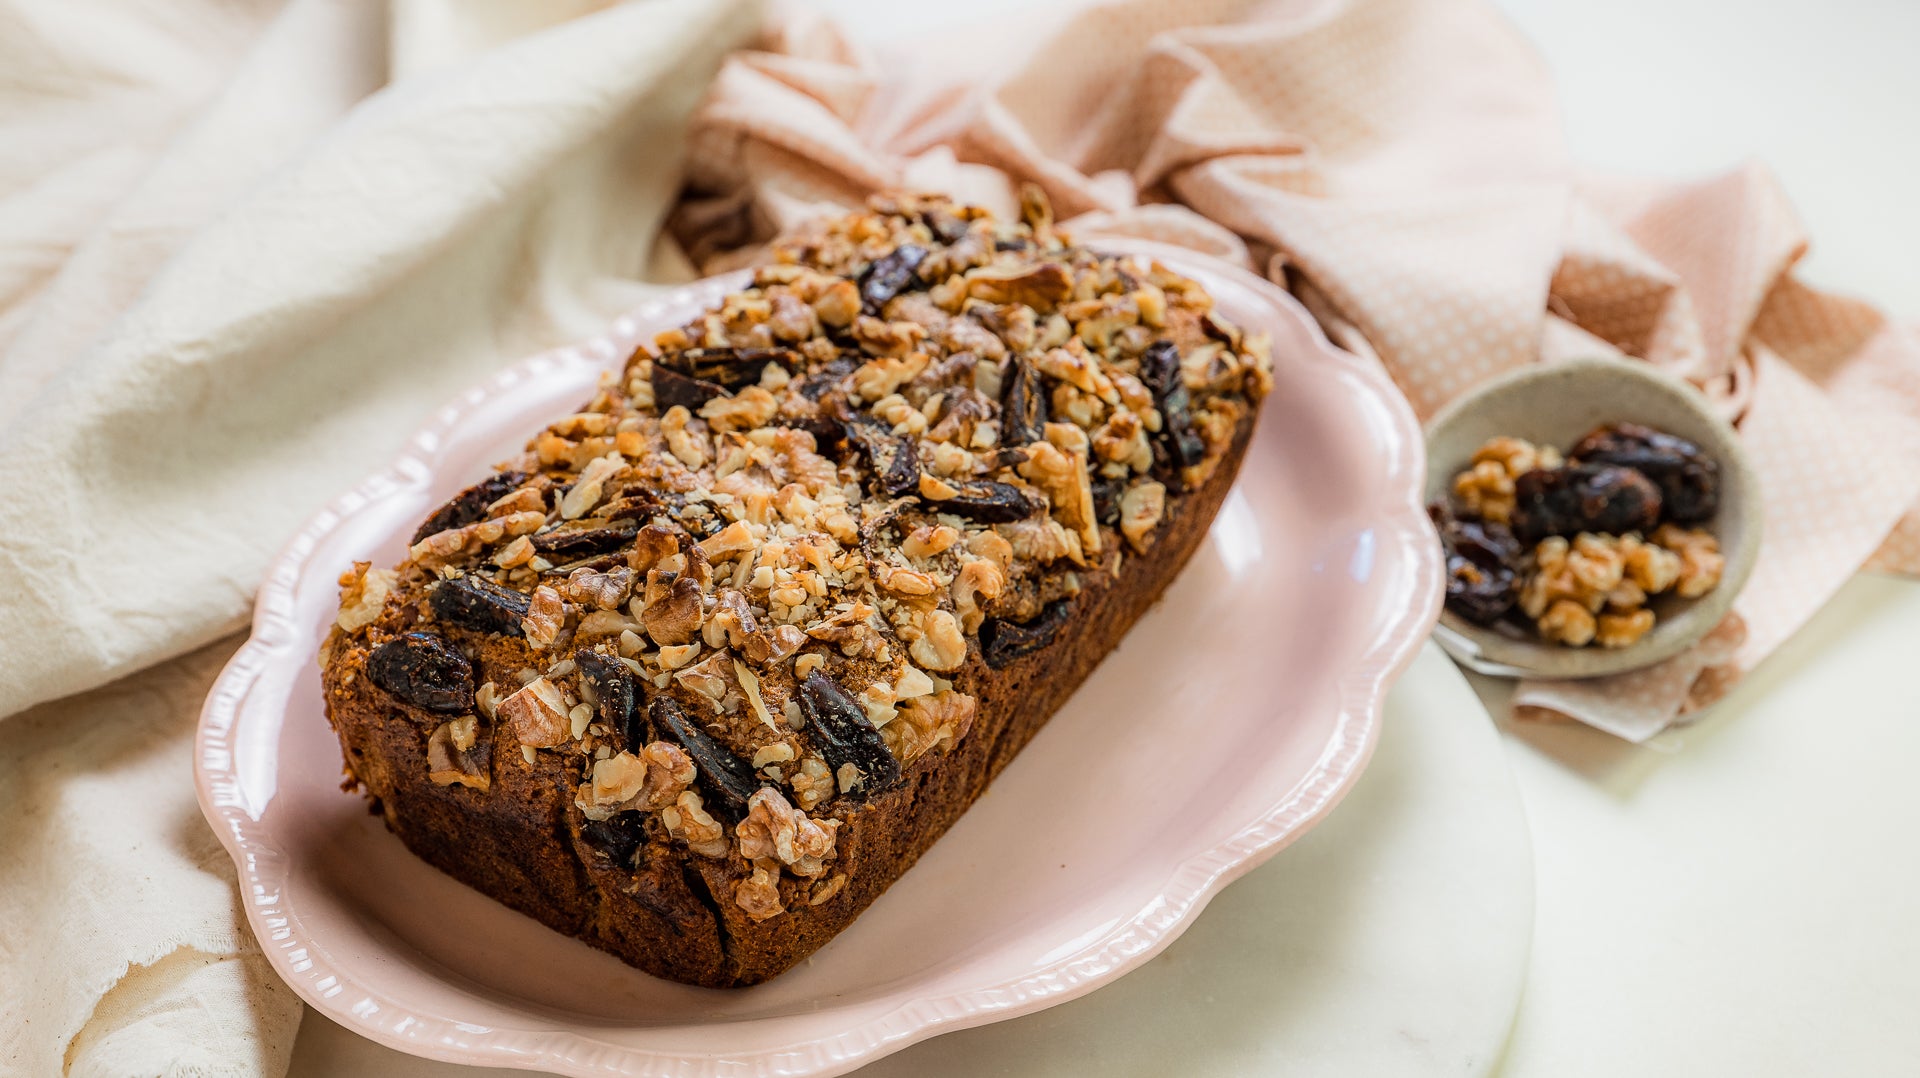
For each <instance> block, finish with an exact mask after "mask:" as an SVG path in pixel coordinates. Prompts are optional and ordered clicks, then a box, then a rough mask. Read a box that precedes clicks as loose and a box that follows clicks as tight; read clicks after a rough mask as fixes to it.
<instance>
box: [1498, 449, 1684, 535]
mask: <svg viewBox="0 0 1920 1078" xmlns="http://www.w3.org/2000/svg"><path fill="white" fill-rule="evenodd" d="M1513 500H1514V506H1513V519H1512V525H1513V534H1514V535H1516V536H1518V537H1519V539H1520V541H1521V542H1523V543H1526V544H1528V545H1532V544H1534V543H1537V542H1539V541H1540V540H1542V539H1545V538H1546V537H1548V536H1550V535H1566V536H1573V535H1578V534H1580V533H1581V532H1596V533H1600V534H1604V535H1625V534H1626V533H1627V532H1645V531H1651V530H1653V527H1654V525H1656V524H1658V523H1659V522H1660V507H1661V495H1660V488H1659V487H1657V486H1655V485H1654V482H1653V480H1651V479H1648V478H1647V477H1646V476H1644V475H1642V474H1640V473H1639V472H1638V471H1636V470H1634V469H1632V468H1622V467H1617V466H1615V465H1611V464H1584V463H1583V464H1569V465H1567V466H1566V467H1563V468H1540V469H1535V470H1534V471H1531V472H1528V473H1527V474H1525V475H1523V476H1521V477H1520V478H1519V479H1517V480H1515V481H1514V484H1513Z"/></svg>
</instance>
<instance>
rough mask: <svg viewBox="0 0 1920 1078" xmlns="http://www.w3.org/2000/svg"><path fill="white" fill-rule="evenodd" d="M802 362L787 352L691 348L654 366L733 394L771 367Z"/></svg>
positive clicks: (756, 349) (782, 349)
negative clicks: (663, 366)
mask: <svg viewBox="0 0 1920 1078" xmlns="http://www.w3.org/2000/svg"><path fill="white" fill-rule="evenodd" d="M799 360H800V357H799V356H798V355H796V354H794V353H793V352H790V351H788V350H787V349H785V348H689V349H686V350H685V351H681V352H669V353H667V354H666V355H663V356H661V357H660V358H659V359H656V360H654V361H653V362H654V365H655V366H659V365H660V364H663V363H664V364H666V366H667V368H668V369H669V370H671V371H673V372H674V373H675V374H684V375H686V376H687V377H688V378H692V379H694V380H695V381H699V382H705V383H706V384H708V385H714V386H719V387H720V388H722V389H725V390H729V391H732V390H740V389H745V388H746V387H748V386H750V385H753V384H754V383H755V382H758V381H759V380H760V375H761V374H762V373H763V372H764V371H765V370H766V369H767V364H769V363H780V364H782V365H786V366H792V365H795V364H797V363H798V362H799ZM655 392H656V393H657V392H658V390H657V389H656V390H655Z"/></svg>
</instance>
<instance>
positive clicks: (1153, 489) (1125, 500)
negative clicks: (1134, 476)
mask: <svg viewBox="0 0 1920 1078" xmlns="http://www.w3.org/2000/svg"><path fill="white" fill-rule="evenodd" d="M1166 511H1167V488H1166V487H1165V486H1163V485H1161V484H1159V483H1156V482H1154V481H1153V480H1151V479H1149V480H1147V481H1146V482H1144V483H1135V484H1134V485H1133V486H1130V487H1128V488H1127V490H1126V493H1124V494H1122V495H1120V533H1121V534H1122V535H1124V536H1126V537H1127V544H1128V545H1129V546H1131V547H1133V550H1134V553H1136V554H1145V553H1146V552H1147V547H1148V546H1150V545H1152V543H1153V529H1155V528H1157V527H1159V526H1160V520H1161V518H1162V517H1163V516H1165V515H1166Z"/></svg>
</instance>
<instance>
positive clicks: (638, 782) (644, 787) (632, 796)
mask: <svg viewBox="0 0 1920 1078" xmlns="http://www.w3.org/2000/svg"><path fill="white" fill-rule="evenodd" d="M694 774H695V772H694V767H693V760H692V759H691V758H690V757H688V756H687V754H686V753H685V752H683V751H681V749H680V747H679V746H678V745H673V744H669V743H667V742H665V741H654V742H651V743H649V744H648V745H646V746H645V747H643V748H642V749H641V750H640V752H639V754H638V755H635V754H634V753H631V752H619V753H615V754H614V755H612V756H609V757H607V758H606V759H604V760H596V761H594V764H593V777H592V779H591V780H590V781H588V782H585V783H582V784H581V786H580V788H579V792H578V794H577V795H576V796H575V798H574V804H575V805H577V806H578V807H579V809H580V811H581V813H583V814H584V815H585V816H586V817H587V819H589V820H604V819H606V818H607V817H609V816H612V815H613V814H614V813H616V812H626V811H628V810H642V811H647V812H658V811H659V810H661V809H663V808H666V807H667V806H668V805H672V804H674V803H675V802H677V801H678V800H679V798H680V795H681V794H682V793H684V792H685V791H686V789H687V787H689V786H691V785H693V780H694Z"/></svg>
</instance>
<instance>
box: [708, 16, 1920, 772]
mask: <svg viewBox="0 0 1920 1078" xmlns="http://www.w3.org/2000/svg"><path fill="white" fill-rule="evenodd" d="M930 48H931V49H932V52H931V53H930V52H929V49H930ZM929 56H935V57H938V58H939V59H940V62H938V63H935V62H930V60H929ZM996 64H997V65H999V66H997V67H996V66H995V65H996ZM689 153H690V162H689V169H688V176H689V180H688V187H687V191H686V193H685V197H684V199H683V201H682V205H681V207H680V209H679V210H678V211H677V213H676V217H675V234H676V235H677V236H679V237H681V240H682V242H683V244H684V245H685V246H686V247H687V249H688V252H689V254H690V255H692V256H693V257H694V258H695V259H696V261H698V262H700V263H702V264H703V265H707V266H724V265H731V264H735V263H736V262H737V261H738V260H739V259H741V258H742V257H744V256H745V255H746V254H750V253H751V252H752V251H753V250H754V248H755V247H756V246H757V245H758V244H760V243H763V242H764V241H765V240H766V239H768V238H769V237H770V236H771V235H772V234H773V233H774V232H776V231H777V230H779V229H781V228H783V227H786V226H789V225H791V224H794V223H796V222H797V221H798V220H800V219H802V218H804V217H805V216H807V215H809V214H813V213H818V212H821V211H822V210H824V209H829V208H837V207H846V206H851V205H853V204H855V203H857V202H858V201H859V200H860V199H861V198H862V197H863V196H864V195H865V194H867V193H869V192H871V191H873V190H876V189H879V188H883V187H886V186H890V185H895V184H901V183H909V184H911V185H913V186H915V187H919V188H937V189H945V190H948V191H950V192H952V193H954V194H956V195H957V196H959V197H963V198H976V199H981V200H984V201H986V202H987V203H988V204H989V205H993V206H994V207H995V208H996V209H999V210H1002V211H1005V210H1007V209H1010V208H1011V204H1012V202H1013V198H1014V193H1015V192H1016V191H1017V190H1018V187H1019V185H1020V184H1021V183H1025V182H1032V183H1037V184H1039V185H1040V186H1041V187H1042V188H1043V189H1045V190H1046V192H1047V194H1048V195H1049V197H1050V198H1051V199H1052V200H1053V204H1054V207H1055V211H1056V213H1057V214H1058V215H1060V216H1061V217H1062V218H1067V219H1068V220H1067V221H1066V224H1067V226H1068V227H1069V228H1070V229H1074V230H1076V231H1079V232H1081V233H1082V234H1084V235H1087V236H1089V237H1091V236H1098V235H1136V236H1149V237H1152V238H1155V239H1161V240H1169V241H1172V242H1176V243H1182V244H1186V245H1188V246H1192V247H1194V248H1196V249H1199V250H1203V251H1206V252H1208V253H1210V254H1214V255H1216V256H1218V257H1222V258H1225V259H1228V260H1230V261H1233V262H1235V263H1237V264H1240V265H1243V266H1249V267H1252V268H1255V269H1258V270H1264V271H1266V272H1267V273H1268V274H1269V276H1272V277H1273V278H1274V279H1275V280H1278V281H1280V282H1281V283H1283V284H1286V283H1291V284H1292V286H1293V287H1294V288H1295V289H1296V291H1297V292H1298V293H1299V294H1301V296H1302V298H1303V299H1304V300H1305V301H1307V304H1308V308H1309V309H1310V310H1312V311H1313V312H1314V314H1315V316H1316V317H1318V318H1319V319H1320V320H1321V321H1322V322H1323V323H1325V324H1326V325H1327V328H1328V332H1329V334H1330V335H1331V336H1332V337H1333V339H1335V340H1337V341H1341V342H1343V343H1344V344H1346V345H1348V346H1349V347H1351V348H1353V349H1354V350H1355V351H1358V352H1360V353H1361V354H1363V355H1367V356H1370V357H1374V358H1376V359H1377V360H1378V361H1379V362H1380V363H1381V364H1382V365H1383V366H1384V367H1385V368H1386V370H1387V372H1388V373H1389V374H1390V375H1391V376H1392V377H1393V379H1394V382H1395V383H1396V384H1397V385H1398V386H1399V387H1400V388H1401V389H1402V391H1404V392H1405V393H1406V395H1407V398H1408V400H1409V401H1410V402H1411V403H1412V405H1413V407H1414V409H1415V410H1416V411H1417V412H1418V413H1420V414H1421V415H1423V416H1425V415H1429V414H1431V413H1432V412H1433V411H1434V410H1435V409H1437V408H1439V407H1440V406H1441V405H1443V404H1445V403H1446V402H1447V401H1448V400H1449V399H1451V398H1452V397H1454V396H1455V395H1457V394H1459V393H1461V392H1463V391H1465V390H1466V389H1468V388H1470V387H1471V386H1473V385H1475V384H1476V383H1478V382H1480V381H1482V380H1484V379H1486V378H1489V377H1491V376H1493V375H1496V374H1499V373H1501V372H1502V371H1505V370H1509V369H1511V368H1513V367H1516V366H1520V365H1522V364H1526V363H1534V362H1541V361H1551V360H1553V359H1556V358H1563V357H1565V356H1569V355H1578V354H1594V353H1596V352H1599V353H1609V354H1617V355H1624V356H1628V357H1632V358H1635V359H1638V360H1642V361H1645V362H1648V363H1653V364H1656V365H1659V366H1661V367H1663V368H1665V369H1667V370H1669V371H1671V372H1673V373H1674V374H1676V375H1678V376H1680V377H1684V378H1687V379H1688V380H1690V381H1692V382H1693V383H1694V384H1696V385H1698V386H1700V387H1701V388H1702V389H1703V390H1704V391H1705V392H1707V393H1708V394H1709V396H1711V397H1712V398H1713V399H1714V400H1716V401H1717V402H1718V403H1719V405H1720V407H1721V408H1722V410H1723V411H1724V412H1725V414H1726V415H1727V416H1728V417H1729V418H1730V419H1732V420H1734V421H1735V422H1736V423H1737V424H1738V426H1739V429H1740V431H1741V434H1742V437H1743V438H1744V439H1745V440H1746V442H1747V443H1748V444H1749V445H1750V447H1751V450H1752V453H1753V456H1754V459H1755V461H1756V462H1757V464H1758V465H1759V468H1760V472H1761V488H1762V490H1761V493H1762V495H1763V497H1764V500H1765V504H1766V509H1767V524H1766V531H1765V537H1764V543H1763V547H1762V552H1761V555H1760V561H1759V564H1758V566H1757V567H1756V568H1755V570H1754V574H1753V577H1752V579H1751V581H1750V582H1749V584H1748V585H1747V587H1746V589H1745V591H1744V592H1743V594H1742V595H1741V597H1740V600H1739V602H1738V604H1736V612H1735V614H1733V615H1732V616H1730V617H1729V618H1728V620H1727V621H1726V622H1725V623H1723V624H1722V625H1721V626H1720V627H1719V628H1717V629H1716V630H1715V631H1714V633H1713V634H1712V635H1710V636H1709V638H1708V639H1707V640H1706V641H1704V642H1703V643H1702V644H1701V645H1700V646H1699V647H1697V648H1695V649H1694V650H1693V651H1691V652H1689V653H1687V654H1685V655H1682V656H1679V657H1677V658H1675V659H1672V660H1670V661H1668V662H1665V663H1662V664H1660V665H1659V666H1657V667H1654V668H1652V669H1649V670H1644V671H1638V672H1635V673H1632V674H1626V675H1621V676H1618V677H1612V678H1606V679H1602V680H1597V681H1585V682H1560V683H1555V682H1533V683H1528V684H1524V685H1522V686H1521V687H1520V690H1519V692H1518V694H1517V695H1516V705H1515V706H1516V710H1517V712H1518V713H1520V714H1522V715H1531V716H1546V715H1552V716H1557V717H1570V718H1574V719H1578V720H1580V721H1582V722H1586V723H1589V724H1591V725H1594V726H1596V727H1599V728H1602V729H1605V730H1609V731H1611V732H1613V733H1615V734H1618V735H1619V736H1621V737H1623V738H1627V739H1629V740H1634V741H1642V740H1645V739H1647V738H1650V737H1652V736H1654V735H1656V734H1658V733H1659V732H1660V731H1661V730H1663V729H1665V728H1667V727H1668V726H1669V725H1671V724H1673V723H1674V722H1675V721H1676V720H1679V719H1681V718H1682V717H1684V716H1686V715H1688V714H1691V713H1693V712H1696V711H1698V710H1700V709H1701V708H1703V707H1706V706H1708V705H1710V704H1711V703H1712V702H1713V701H1714V700H1716V699H1718V698H1719V697H1720V696H1721V695H1723V694H1724V693H1725V692H1726V691H1727V690H1728V689H1729V688H1730V687H1731V686H1732V685H1733V684H1734V682H1735V681H1737V680H1738V678H1739V676H1740V674H1741V673H1742V672H1743V671H1745V670H1748V669H1751V668H1752V667H1753V665H1754V664H1755V663H1758V662H1759V661H1760V660H1761V659H1763V658H1764V657H1765V656H1766V655H1767V654H1768V653H1769V652H1771V651H1772V650H1773V649H1774V648H1775V647H1777V646H1778V645H1779V644H1780V642H1781V641H1782V640H1784V639H1786V637H1787V636H1789V635H1790V634H1792V633H1793V632H1794V631H1795V630H1796V629H1797V628H1799V626H1800V625H1801V624H1802V623H1804V622H1805V621H1806V619H1807V618H1808V617H1809V616H1810V615H1811V614H1812V613H1813V611H1814V610H1816V609H1817V608H1818V607H1819V606H1820V605H1821V604H1822V603H1824V602H1825V601H1826V600H1827V598H1828V597H1829V596H1831V595H1832V594H1833V592H1834V590H1835V589H1837V588H1838V587H1839V586H1840V584H1841V583H1842V582H1843V581H1845V579H1846V578H1847V577H1848V576H1849V575H1851V574H1852V573H1853V572H1855V571H1857V570H1858V569H1859V568H1860V567H1861V566H1862V565H1863V564H1871V565H1872V566H1874V567H1876V568H1882V569H1888V570H1893V571H1901V572H1910V573H1911V572H1920V513H1915V512H1912V510H1913V509H1914V508H1915V506H1916V502H1920V334H1916V333H1915V332H1914V331H1913V330H1911V329H1909V328H1906V327H1899V326H1895V325H1893V324H1892V323H1890V322H1889V321H1888V320H1887V319H1886V318H1885V317H1884V316H1883V315H1882V314H1881V313H1880V312H1878V311H1876V310H1874V309H1873V308H1872V307H1870V306H1868V305H1865V304H1862V303H1859V302H1858V301H1854V300H1849V299H1845V298H1842V297H1836V296H1830V295H1826V294H1824V293H1821V292H1818V291H1816V290H1814V289H1812V288H1810V287H1808V286H1806V285H1804V284H1802V283H1801V282H1799V281H1797V280H1796V279H1794V277H1793V276H1792V270H1793V266H1794V264H1795V262H1796V261H1797V260H1798V259H1799V258H1800V257H1801V256H1802V255H1803V254H1804V252H1805V251H1806V248H1807V242H1808V240H1807V236H1806V235H1805V232H1804V230H1803V229H1802V227H1801V225H1800V222H1799V220H1798V219H1797V217H1796V216H1795V215H1794V213H1793V210H1792V207H1791V206H1790V205H1789V203H1788V201H1787V199H1786V198H1785V196H1784V194H1783V193H1782V192H1781V190H1780V188H1779V186H1778V184H1777V183H1776V182H1775V181H1774V179H1773V177H1772V176H1771V175H1770V174H1769V173H1768V172H1767V171H1765V170H1764V169H1762V168H1759V167H1757V166H1751V165H1749V166H1743V167H1740V168H1736V169H1733V170H1731V171H1729V172H1727V173H1726V174H1724V175H1720V176H1716V177H1711V178H1709V179H1707V180H1704V181H1701V182H1697V183H1690V184H1662V183H1657V182H1652V181H1648V180H1644V179H1638V178H1633V177H1619V176H1604V175H1589V174H1583V173H1580V172H1578V171H1576V170H1575V169H1574V168H1573V167H1572V165H1571V164H1570V163H1569V162H1568V160H1567V158H1566V153H1565V148H1564V143H1563V140H1562V136H1561V131H1560V127H1559V119H1558V113H1557V109H1556V106H1555V102H1554V97H1553V90H1552V86H1551V83H1550V81H1549V79H1548V77H1547V75H1546V73H1545V71H1544V70H1543V68H1542V66H1541V64H1540V62H1539V60H1538V58H1537V57H1536V56H1535V55H1534V54H1533V53H1532V52H1531V51H1530V50H1529V49H1528V48H1527V47H1526V45H1525V44H1524V43H1523V42H1522V41H1521V40H1520V39H1519V37H1518V36H1517V35H1516V34H1515V33H1514V32H1513V30H1512V28H1511V27H1510V26H1508V25H1507V24H1506V23H1505V22H1504V20H1502V19H1501V17H1500V16H1499V15H1498V14H1497V13H1496V12H1495V11H1494V10H1493V9H1492V8H1491V7H1490V6H1489V5H1487V4H1486V3H1484V2H1483V0H1316V2H1304V0H1267V2H1255V0H1199V2H1193V0H1189V2H1185V3H1181V2H1177V0H1126V2H1118V3H1107V4H1100V5H1096V6H1094V7H1091V8H1087V9H1084V10H1077V11H1059V10H1053V11H1045V12H1038V11H1037V12H1036V13H1035V14H1034V15H1033V17H1032V20H1031V22H1030V24H1029V25H1025V26H1022V27H1020V32H1019V33H1009V32H1008V28H1007V27H1006V26H1005V25H1004V24H1002V25H994V26H981V27H977V28H974V29H972V30H968V31H960V32H955V33H953V34H949V35H943V36H942V38H941V40H940V41H937V42H916V43H909V44H907V45H904V46H902V47H899V48H896V49H894V50H892V51H891V52H885V53H882V54H880V55H878V56H873V57H869V56H867V55H866V54H864V53H862V52H861V51H860V50H859V49H856V48H854V47H853V46H851V45H850V44H849V43H848V41H847V40H846V39H845V38H844V36H842V35H839V34H837V33H836V32H835V31H834V29H833V28H832V27H831V25H829V24H825V23H823V22H821V21H820V20H819V19H818V18H817V17H815V16H813V15H811V14H808V13H806V12H804V11H802V10H800V9H797V8H794V9H782V10H779V11H777V12H776V15H775V18H774V21H773V24H772V27H771V29H770V30H769V31H768V33H767V35H766V37H765V40H764V43H763V47H762V48H761V50H760V51H757V52H750V53H744V54H740V55H738V56H736V57H735V58H734V59H733V60H732V61H730V63H729V65H728V67H727V69H726V71H725V72H723V74H722V77H721V78H720V79H719V80H718V81H717V82H716V83H715V87H714V89H713V91H712V93H711V95H710V97H709V98H708V100H707V102H706V103H705V105H704V106H703V107H702V108H701V110H700V112H699V114H698V115H697V117H696V122H695V131H694V136H693V139H692V143H691V146H690V151H689Z"/></svg>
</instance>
